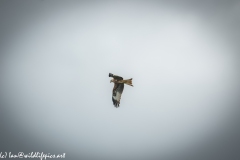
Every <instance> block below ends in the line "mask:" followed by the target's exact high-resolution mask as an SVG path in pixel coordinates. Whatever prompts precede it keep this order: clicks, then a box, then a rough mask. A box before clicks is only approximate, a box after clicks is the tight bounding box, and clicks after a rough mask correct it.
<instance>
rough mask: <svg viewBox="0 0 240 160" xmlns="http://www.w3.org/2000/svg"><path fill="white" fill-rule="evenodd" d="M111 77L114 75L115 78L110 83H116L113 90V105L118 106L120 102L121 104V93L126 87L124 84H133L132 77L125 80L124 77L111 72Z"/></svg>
mask: <svg viewBox="0 0 240 160" xmlns="http://www.w3.org/2000/svg"><path fill="white" fill-rule="evenodd" d="M109 77H112V78H113V79H111V81H110V83H111V82H113V83H114V87H113V90H112V101H113V105H114V106H115V107H116V108H118V107H119V104H120V99H121V95H122V92H123V89H124V84H127V85H129V86H132V87H133V85H132V78H131V79H126V80H124V79H123V78H122V77H120V76H117V75H114V74H112V73H109Z"/></svg>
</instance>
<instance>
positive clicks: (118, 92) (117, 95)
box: [112, 83, 124, 108]
mask: <svg viewBox="0 0 240 160" xmlns="http://www.w3.org/2000/svg"><path fill="white" fill-rule="evenodd" d="M115 85H116V89H114V90H113V93H112V101H113V105H114V106H115V107H116V108H117V107H119V104H120V100H121V96H122V92H123V89H124V84H123V83H118V84H116V83H115Z"/></svg>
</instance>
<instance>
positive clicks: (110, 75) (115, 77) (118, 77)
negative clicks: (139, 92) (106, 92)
mask: <svg viewBox="0 0 240 160" xmlns="http://www.w3.org/2000/svg"><path fill="white" fill-rule="evenodd" d="M109 77H113V78H114V79H116V80H123V78H122V77H120V76H117V75H114V74H112V73H109Z"/></svg>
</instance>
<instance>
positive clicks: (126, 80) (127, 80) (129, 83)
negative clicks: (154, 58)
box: [122, 78, 133, 87]
mask: <svg viewBox="0 0 240 160" xmlns="http://www.w3.org/2000/svg"><path fill="white" fill-rule="evenodd" d="M122 83H124V84H127V85H129V86H132V87H133V85H132V78H131V79H125V80H122Z"/></svg>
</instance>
